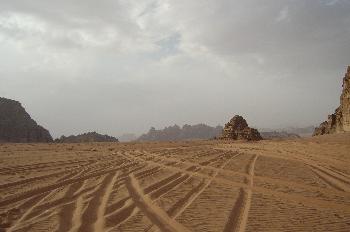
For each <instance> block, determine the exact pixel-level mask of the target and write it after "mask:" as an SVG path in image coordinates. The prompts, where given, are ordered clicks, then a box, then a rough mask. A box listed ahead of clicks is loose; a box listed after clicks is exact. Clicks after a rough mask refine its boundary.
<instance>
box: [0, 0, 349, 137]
mask: <svg viewBox="0 0 350 232" xmlns="http://www.w3.org/2000/svg"><path fill="white" fill-rule="evenodd" d="M349 10H350V2H349V1H347V0H338V1H334V0H315V1H308V0H301V1H295V0H285V1H277V0H269V1H259V0H237V1H229V0H220V1H217V0H209V1H185V0H176V1H175V0H146V1H124V0H119V1H112V0H104V1H98V2H96V1H92V0H89V1H82V0H81V1H68V0H63V1H45V0H31V1H20V0H5V1H1V2H0V42H1V43H0V53H1V54H2V56H1V60H0V95H2V96H5V97H10V98H14V99H18V100H20V101H21V102H23V104H24V105H25V106H26V107H27V109H28V111H29V112H30V113H31V114H32V115H33V117H34V118H36V119H37V120H38V121H39V122H40V123H41V124H43V125H44V126H47V127H48V128H49V129H50V130H51V131H52V133H53V134H54V136H59V135H61V134H71V133H80V132H85V131H87V130H97V131H101V132H102V133H109V134H111V135H119V134H122V133H125V132H135V133H142V132H144V131H146V130H147V129H148V128H149V127H150V126H155V127H163V126H167V125H170V124H174V123H177V124H184V123H199V122H204V123H209V124H211V125H216V124H219V123H220V124H222V123H224V122H225V121H226V120H228V119H229V117H231V116H232V114H236V113H239V114H242V115H244V116H246V117H247V119H248V121H249V122H251V124H253V125H255V126H258V127H277V126H292V125H295V126H306V125H310V124H316V123H318V122H319V121H321V120H323V119H324V117H325V115H326V114H328V113H330V112H332V110H333V109H334V108H335V107H336V106H337V105H338V101H339V100H338V99H339V94H340V88H341V86H340V83H341V78H342V75H343V72H344V70H345V66H346V65H348V64H349V60H350V56H349V54H350V43H349V42H348V41H349V38H350V27H349V26H348V25H350V16H349V14H348V12H349Z"/></svg>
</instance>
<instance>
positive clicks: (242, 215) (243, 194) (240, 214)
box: [224, 155, 258, 232]
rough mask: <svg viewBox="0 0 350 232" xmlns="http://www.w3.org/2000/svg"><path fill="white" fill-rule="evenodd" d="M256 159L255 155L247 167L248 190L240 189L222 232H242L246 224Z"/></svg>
mask: <svg viewBox="0 0 350 232" xmlns="http://www.w3.org/2000/svg"><path fill="white" fill-rule="evenodd" d="M257 159H258V155H255V157H254V158H253V160H252V162H251V163H250V165H249V169H248V172H249V178H248V179H246V182H247V184H248V188H241V189H240V193H239V196H238V198H237V200H236V203H235V205H234V206H233V208H232V210H231V213H230V215H229V217H228V221H227V223H226V225H225V228H224V232H231V231H235V232H237V231H238V232H244V231H245V230H246V227H247V223H248V215H249V209H250V205H251V201H252V195H253V191H252V188H253V185H254V182H253V179H254V169H255V163H256V160H257Z"/></svg>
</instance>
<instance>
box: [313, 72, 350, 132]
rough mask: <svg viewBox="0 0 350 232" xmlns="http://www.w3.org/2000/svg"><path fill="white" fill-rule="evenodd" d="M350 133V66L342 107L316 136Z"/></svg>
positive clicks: (320, 127)
mask: <svg viewBox="0 0 350 232" xmlns="http://www.w3.org/2000/svg"><path fill="white" fill-rule="evenodd" d="M346 131H350V66H349V67H348V69H347V72H346V74H345V77H344V79H343V91H342V94H341V96H340V106H339V107H338V108H337V109H336V110H335V113H334V114H331V115H328V120H327V121H325V122H323V123H321V124H320V126H319V127H317V128H316V129H315V131H314V134H313V135H314V136H316V135H323V134H333V133H339V132H346Z"/></svg>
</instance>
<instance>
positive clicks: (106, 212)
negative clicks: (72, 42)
mask: <svg viewBox="0 0 350 232" xmlns="http://www.w3.org/2000/svg"><path fill="white" fill-rule="evenodd" d="M0 173H1V175H0V220H1V221H0V231H39V232H40V231H45V232H47V231H65V232H66V231H69V232H73V231H79V232H89V231H91V232H92V231H201V232H202V231H224V232H226V231H347V232H348V231H350V134H339V135H333V136H321V137H318V138H310V139H297V140H284V141H261V142H222V141H201V142H199V141H194V142H176V143H175V142H174V143H170V142H169V143H120V144H113V143H100V144H1V145H0Z"/></svg>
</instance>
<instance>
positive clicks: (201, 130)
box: [138, 124, 222, 141]
mask: <svg viewBox="0 0 350 232" xmlns="http://www.w3.org/2000/svg"><path fill="white" fill-rule="evenodd" d="M221 131H222V126H217V127H211V126H208V125H205V124H197V125H192V126H191V125H184V126H183V127H182V128H181V127H179V126H178V125H174V126H169V127H165V128H164V129H162V130H156V129H155V128H154V127H152V128H151V129H150V130H149V131H148V133H146V134H143V135H141V136H140V137H139V138H138V140H139V141H180V140H193V139H212V138H214V137H217V136H219V135H220V133H221Z"/></svg>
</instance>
